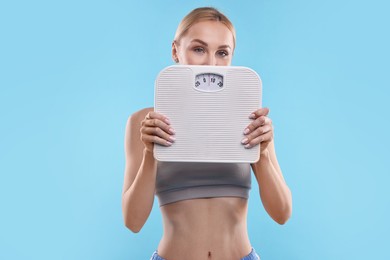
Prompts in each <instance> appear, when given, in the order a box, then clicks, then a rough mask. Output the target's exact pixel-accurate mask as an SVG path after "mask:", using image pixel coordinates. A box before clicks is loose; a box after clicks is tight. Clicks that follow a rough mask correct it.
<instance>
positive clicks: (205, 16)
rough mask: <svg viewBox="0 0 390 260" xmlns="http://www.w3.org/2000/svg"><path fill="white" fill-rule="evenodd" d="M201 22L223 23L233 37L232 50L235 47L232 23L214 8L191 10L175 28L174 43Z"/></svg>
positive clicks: (234, 33) (234, 32)
mask: <svg viewBox="0 0 390 260" xmlns="http://www.w3.org/2000/svg"><path fill="white" fill-rule="evenodd" d="M201 21H218V22H221V23H223V24H224V25H225V26H226V27H227V28H228V29H229V30H230V31H231V32H232V35H233V44H234V46H233V49H234V48H235V46H236V31H235V29H234V26H233V24H232V22H230V20H229V19H228V18H227V17H226V16H225V15H224V14H223V13H221V12H220V11H218V10H217V9H216V8H214V7H200V8H196V9H194V10H192V11H191V12H190V13H189V14H187V15H186V16H185V17H184V18H183V20H181V22H180V24H179V26H178V27H177V30H176V34H175V39H174V41H175V42H176V43H177V44H179V41H180V39H181V38H182V37H183V36H184V35H185V34H186V33H187V31H188V29H190V27H191V26H192V25H194V24H195V23H197V22H201Z"/></svg>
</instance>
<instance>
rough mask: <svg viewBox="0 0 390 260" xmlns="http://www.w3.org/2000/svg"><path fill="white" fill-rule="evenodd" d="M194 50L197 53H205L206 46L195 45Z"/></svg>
mask: <svg viewBox="0 0 390 260" xmlns="http://www.w3.org/2000/svg"><path fill="white" fill-rule="evenodd" d="M194 52H197V53H204V52H205V50H204V48H202V47H195V48H194Z"/></svg>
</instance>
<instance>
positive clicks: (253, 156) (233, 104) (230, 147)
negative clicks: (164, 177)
mask: <svg viewBox="0 0 390 260" xmlns="http://www.w3.org/2000/svg"><path fill="white" fill-rule="evenodd" d="M261 99H262V83H261V79H260V77H259V75H258V74H257V73H256V72H255V71H254V70H252V69H250V68H247V67H238V66H198V65H173V66H169V67H167V68H165V69H163V70H162V71H161V72H160V73H159V75H158V77H157V79H156V82H155V100H154V111H156V112H158V113H161V114H163V115H165V116H167V117H168V118H169V119H170V122H171V126H172V128H173V129H175V131H176V134H175V135H174V136H175V138H176V141H175V142H174V143H173V144H172V145H171V146H168V147H167V146H162V145H158V144H155V145H154V156H155V158H156V159H157V160H159V161H171V162H173V161H174V162H224V163H254V162H257V161H258V160H259V158H260V147H259V145H257V146H255V147H252V148H249V149H247V148H245V147H244V145H243V144H241V140H242V139H243V138H244V134H243V131H244V129H245V128H246V126H248V125H249V124H250V123H251V122H252V121H253V120H252V119H250V118H249V115H250V114H251V113H252V112H253V111H255V110H256V109H259V108H261Z"/></svg>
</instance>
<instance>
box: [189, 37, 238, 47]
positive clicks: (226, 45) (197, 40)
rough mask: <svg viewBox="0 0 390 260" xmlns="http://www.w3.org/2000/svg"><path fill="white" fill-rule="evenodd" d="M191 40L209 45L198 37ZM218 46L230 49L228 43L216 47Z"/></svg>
mask: <svg viewBox="0 0 390 260" xmlns="http://www.w3.org/2000/svg"><path fill="white" fill-rule="evenodd" d="M191 42H198V43H200V44H202V45H204V46H206V47H207V46H209V45H208V44H207V43H206V42H204V41H202V40H199V39H193V40H192V41H191ZM220 48H229V49H231V47H230V45H228V44H225V45H220V46H219V47H218V49H220Z"/></svg>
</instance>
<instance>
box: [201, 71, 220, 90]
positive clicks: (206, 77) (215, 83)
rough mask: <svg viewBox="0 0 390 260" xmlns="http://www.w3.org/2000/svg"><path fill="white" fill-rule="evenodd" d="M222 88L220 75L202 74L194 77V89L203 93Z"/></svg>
mask: <svg viewBox="0 0 390 260" xmlns="http://www.w3.org/2000/svg"><path fill="white" fill-rule="evenodd" d="M222 87H223V77H222V75H219V74H215V73H202V74H198V75H196V77H195V88H197V89H201V90H205V91H216V90H220V89H221V88H222Z"/></svg>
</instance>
